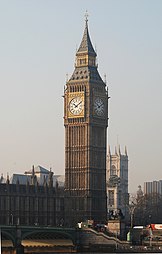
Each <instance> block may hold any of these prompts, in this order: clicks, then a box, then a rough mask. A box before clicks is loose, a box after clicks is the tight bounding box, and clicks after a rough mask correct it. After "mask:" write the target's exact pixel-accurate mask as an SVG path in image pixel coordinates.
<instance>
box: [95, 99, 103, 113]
mask: <svg viewBox="0 0 162 254" xmlns="http://www.w3.org/2000/svg"><path fill="white" fill-rule="evenodd" d="M94 112H95V114H96V115H97V116H104V113H105V104H104V101H103V100H102V99H101V98H100V97H96V98H95V101H94Z"/></svg>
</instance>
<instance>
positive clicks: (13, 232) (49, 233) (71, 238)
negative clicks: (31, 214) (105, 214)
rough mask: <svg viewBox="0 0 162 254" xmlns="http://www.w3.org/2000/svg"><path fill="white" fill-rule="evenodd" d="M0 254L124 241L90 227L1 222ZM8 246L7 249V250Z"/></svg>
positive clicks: (109, 245)
mask: <svg viewBox="0 0 162 254" xmlns="http://www.w3.org/2000/svg"><path fill="white" fill-rule="evenodd" d="M0 228H1V236H2V237H1V239H2V254H3V253H4V254H5V253H13V254H23V253H45V252H46V251H47V250H48V253H54V252H57V253H58V252H62V251H66V252H76V251H77V250H78V249H80V250H82V249H84V250H89V248H90V247H91V248H92V247H93V246H94V248H96V247H97V246H100V247H101V246H107V248H110V249H115V248H116V247H117V245H118V246H120V245H123V242H121V241H120V240H118V239H117V238H114V237H110V236H107V235H106V234H104V233H103V232H96V231H94V230H93V229H90V228H87V229H84V230H82V229H78V228H65V227H41V226H30V227H29V226H18V225H16V226H4V225H1V226H0ZM9 250H10V252H8V251H9Z"/></svg>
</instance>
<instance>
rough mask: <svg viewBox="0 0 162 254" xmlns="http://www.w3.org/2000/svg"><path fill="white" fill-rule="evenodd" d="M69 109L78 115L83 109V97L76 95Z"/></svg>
mask: <svg viewBox="0 0 162 254" xmlns="http://www.w3.org/2000/svg"><path fill="white" fill-rule="evenodd" d="M69 110H70V112H71V114H73V115H75V116H78V115H80V113H81V112H82V111H83V100H82V97H80V96H76V97H74V98H73V99H72V100H71V101H70V103H69Z"/></svg>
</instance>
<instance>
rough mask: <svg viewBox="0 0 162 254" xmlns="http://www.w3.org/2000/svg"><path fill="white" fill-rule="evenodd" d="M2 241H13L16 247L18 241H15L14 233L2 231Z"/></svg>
mask: <svg viewBox="0 0 162 254" xmlns="http://www.w3.org/2000/svg"><path fill="white" fill-rule="evenodd" d="M1 239H2V241H11V242H12V244H13V246H15V245H16V239H15V235H12V233H10V232H8V231H4V230H2V231H1Z"/></svg>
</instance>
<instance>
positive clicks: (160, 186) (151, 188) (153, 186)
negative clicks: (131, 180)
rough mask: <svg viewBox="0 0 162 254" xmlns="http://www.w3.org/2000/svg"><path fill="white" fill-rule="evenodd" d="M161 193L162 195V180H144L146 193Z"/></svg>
mask: <svg viewBox="0 0 162 254" xmlns="http://www.w3.org/2000/svg"><path fill="white" fill-rule="evenodd" d="M147 194H160V195H162V180H159V181H152V182H144V195H147Z"/></svg>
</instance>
